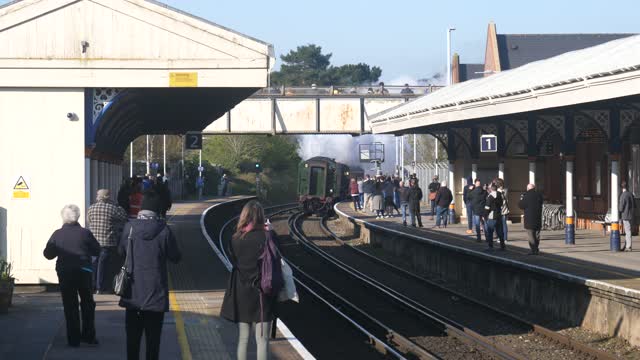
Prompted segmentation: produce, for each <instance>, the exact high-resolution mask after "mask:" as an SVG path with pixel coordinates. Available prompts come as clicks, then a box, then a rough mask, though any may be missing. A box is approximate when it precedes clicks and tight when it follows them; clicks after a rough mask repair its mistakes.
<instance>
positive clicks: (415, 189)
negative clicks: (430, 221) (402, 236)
mask: <svg viewBox="0 0 640 360" xmlns="http://www.w3.org/2000/svg"><path fill="white" fill-rule="evenodd" d="M421 200H422V189H420V187H419V186H418V181H417V180H415V179H414V180H411V181H409V215H410V216H411V226H413V227H416V217H417V218H418V226H419V227H422V218H421V217H420V201H421Z"/></svg>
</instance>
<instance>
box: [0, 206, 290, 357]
mask: <svg viewBox="0 0 640 360" xmlns="http://www.w3.org/2000/svg"><path fill="white" fill-rule="evenodd" d="M225 200H226V199H217V200H209V201H203V202H185V203H177V204H174V207H173V209H172V211H171V212H170V214H169V218H168V221H169V224H170V226H171V228H172V230H173V231H174V233H175V235H176V237H177V239H178V242H179V246H180V249H181V250H182V252H183V260H182V262H181V263H180V264H178V265H170V266H169V280H170V289H171V292H170V304H171V311H170V312H169V313H167V314H166V316H165V322H164V327H163V332H162V343H161V351H160V354H161V359H185V360H190V359H234V358H235V352H236V343H237V327H236V325H235V324H233V323H230V322H228V321H226V320H223V319H221V318H220V317H219V312H220V306H221V305H222V298H223V296H224V291H225V289H226V284H227V278H228V272H227V270H226V269H225V268H224V266H223V265H222V264H221V262H220V260H219V259H218V258H217V257H216V256H215V254H214V252H213V250H212V249H211V247H210V245H209V244H208V242H207V240H206V239H205V238H204V236H203V233H202V230H201V228H200V217H201V214H202V212H203V211H204V210H205V209H207V208H208V207H210V206H212V205H214V204H216V203H219V202H221V201H225ZM16 291H17V293H16V294H15V295H14V305H13V306H12V307H11V308H10V310H9V314H7V315H0V359H20V360H76V359H78V360H80V359H82V360H86V359H91V360H107V359H114V360H116V359H117V360H121V359H125V358H126V337H125V327H124V314H125V313H124V309H122V308H120V307H119V306H118V300H119V299H118V297H117V296H114V295H96V296H94V299H95V301H96V304H97V305H96V331H97V337H98V340H99V342H100V345H99V346H96V347H89V346H85V345H81V347H79V348H70V347H68V346H67V345H66V331H65V325H64V314H63V308H62V301H61V298H60V294H59V293H58V292H57V291H49V292H47V291H43V288H42V287H21V288H18V289H17V290H16ZM290 340H293V341H295V338H292V337H291V335H290V334H289V337H286V336H284V335H283V334H282V333H280V332H278V334H277V338H276V339H275V340H272V342H271V343H270V351H271V358H272V359H301V358H302V357H301V356H300V355H298V353H297V352H296V350H295V349H294V348H293V347H292V346H291V344H290ZM252 349H255V345H254V343H253V339H251V343H250V352H249V356H250V357H255V352H254V351H253V350H252ZM141 354H144V340H143V349H142V352H141ZM142 358H144V355H142Z"/></svg>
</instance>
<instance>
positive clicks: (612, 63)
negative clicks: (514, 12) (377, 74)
mask: <svg viewBox="0 0 640 360" xmlns="http://www.w3.org/2000/svg"><path fill="white" fill-rule="evenodd" d="M638 94H640V35H636V36H630V37H627V38H623V39H619V40H614V41H610V42H607V43H604V44H601V45H598V46H594V47H590V48H586V49H582V50H577V51H572V52H568V53H564V54H561V55H558V56H555V57H552V58H549V59H545V60H540V61H536V62H532V63H529V64H526V65H523V66H520V67H518V68H516V69H513V70H508V71H503V72H498V73H495V74H487V76H485V77H483V78H481V79H475V80H469V81H465V82H462V83H459V84H455V85H452V86H449V87H446V88H443V89H441V90H439V91H436V92H434V93H430V94H428V95H425V96H423V97H420V98H417V99H415V100H413V101H411V102H408V103H405V104H402V105H399V106H396V107H394V108H391V109H389V110H386V111H383V112H381V113H378V114H375V115H373V116H372V120H371V127H372V131H373V132H374V133H410V132H411V130H412V129H416V128H424V127H429V126H431V125H438V124H444V123H450V122H456V121H464V120H473V119H481V118H490V117H496V116H503V115H510V114H517V113H524V112H529V111H536V110H542V109H552V108H559V107H564V106H571V105H576V104H583V103H590V102H594V101H602V100H608V99H615V98H620V97H626V96H632V95H638Z"/></svg>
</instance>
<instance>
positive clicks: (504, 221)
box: [502, 215, 509, 242]
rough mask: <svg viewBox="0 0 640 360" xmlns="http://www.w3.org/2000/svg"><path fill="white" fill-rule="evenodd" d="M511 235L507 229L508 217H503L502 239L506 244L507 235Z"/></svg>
mask: <svg viewBox="0 0 640 360" xmlns="http://www.w3.org/2000/svg"><path fill="white" fill-rule="evenodd" d="M508 233H509V229H507V217H506V216H505V215H502V238H503V239H504V241H505V242H507V234H508Z"/></svg>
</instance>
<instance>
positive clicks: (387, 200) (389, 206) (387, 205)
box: [382, 176, 400, 218]
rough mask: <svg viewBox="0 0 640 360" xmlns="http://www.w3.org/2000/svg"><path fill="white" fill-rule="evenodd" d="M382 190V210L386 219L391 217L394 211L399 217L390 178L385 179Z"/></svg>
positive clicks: (394, 190) (394, 189) (393, 187)
mask: <svg viewBox="0 0 640 360" xmlns="http://www.w3.org/2000/svg"><path fill="white" fill-rule="evenodd" d="M382 190H383V192H384V209H385V212H386V214H387V216H386V217H388V218H390V217H392V216H393V210H394V209H395V210H396V212H398V215H400V210H399V209H398V207H397V206H396V204H395V202H394V196H395V192H396V188H395V186H394V185H393V181H392V180H391V176H389V177H387V179H386V180H385V181H384V187H383V188H382Z"/></svg>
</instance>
